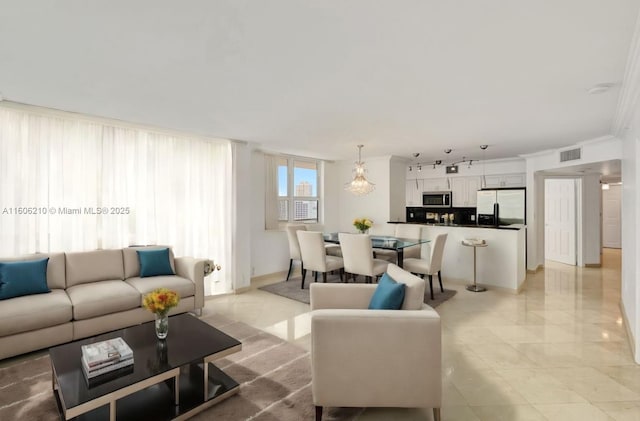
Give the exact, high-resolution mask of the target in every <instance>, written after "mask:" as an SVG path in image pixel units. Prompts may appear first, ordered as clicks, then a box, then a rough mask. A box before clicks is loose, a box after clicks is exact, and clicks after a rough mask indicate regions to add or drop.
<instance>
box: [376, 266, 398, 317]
mask: <svg viewBox="0 0 640 421" xmlns="http://www.w3.org/2000/svg"><path fill="white" fill-rule="evenodd" d="M403 301H404V284H403V283H398V282H396V281H395V280H393V279H392V278H391V277H390V276H389V274H388V273H386V272H385V273H384V274H383V275H382V278H380V281H379V282H378V286H377V287H376V290H375V292H374V293H373V296H372V297H371V301H369V310H400V308H401V307H402V302H403Z"/></svg>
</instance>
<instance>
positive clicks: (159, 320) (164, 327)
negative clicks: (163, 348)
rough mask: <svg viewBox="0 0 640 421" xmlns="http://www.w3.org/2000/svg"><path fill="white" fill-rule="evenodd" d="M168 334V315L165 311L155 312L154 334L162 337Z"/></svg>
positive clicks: (159, 337)
mask: <svg viewBox="0 0 640 421" xmlns="http://www.w3.org/2000/svg"><path fill="white" fill-rule="evenodd" d="M168 334H169V316H167V313H156V336H157V337H158V339H164V338H166V337H167V335H168Z"/></svg>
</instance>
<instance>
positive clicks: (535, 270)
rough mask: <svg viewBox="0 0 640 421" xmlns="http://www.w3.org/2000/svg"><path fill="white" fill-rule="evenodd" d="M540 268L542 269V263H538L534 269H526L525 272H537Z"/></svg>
mask: <svg viewBox="0 0 640 421" xmlns="http://www.w3.org/2000/svg"><path fill="white" fill-rule="evenodd" d="M542 269H544V265H538V266H536V268H535V269H527V273H531V274H533V273H538V271H541V270H542Z"/></svg>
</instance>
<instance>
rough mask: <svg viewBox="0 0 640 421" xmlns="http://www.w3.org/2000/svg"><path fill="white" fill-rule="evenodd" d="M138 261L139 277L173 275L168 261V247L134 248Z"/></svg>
mask: <svg viewBox="0 0 640 421" xmlns="http://www.w3.org/2000/svg"><path fill="white" fill-rule="evenodd" d="M136 252H137V253H138V260H139V261H140V277H141V278H146V277H149V276H161V275H175V273H173V269H171V263H170V262H169V249H168V248H164V249H153V250H136Z"/></svg>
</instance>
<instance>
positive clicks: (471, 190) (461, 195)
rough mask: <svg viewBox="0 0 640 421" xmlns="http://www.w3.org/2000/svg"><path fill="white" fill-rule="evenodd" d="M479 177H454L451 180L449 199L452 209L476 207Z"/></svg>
mask: <svg viewBox="0 0 640 421" xmlns="http://www.w3.org/2000/svg"><path fill="white" fill-rule="evenodd" d="M480 181H481V179H480V177H455V178H452V179H451V195H452V196H453V197H452V198H451V201H452V205H453V207H454V208H473V207H475V206H476V192H477V191H478V190H479V189H480Z"/></svg>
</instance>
